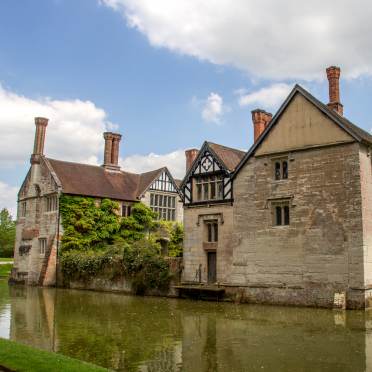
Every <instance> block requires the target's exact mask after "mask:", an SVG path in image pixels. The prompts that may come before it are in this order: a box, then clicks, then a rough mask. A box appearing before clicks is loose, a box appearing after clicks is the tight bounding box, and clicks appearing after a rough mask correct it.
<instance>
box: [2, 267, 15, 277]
mask: <svg viewBox="0 0 372 372" xmlns="http://www.w3.org/2000/svg"><path fill="white" fill-rule="evenodd" d="M12 267H13V264H1V265H0V278H1V277H5V278H7V277H8V276H9V275H10V271H11V270H12Z"/></svg>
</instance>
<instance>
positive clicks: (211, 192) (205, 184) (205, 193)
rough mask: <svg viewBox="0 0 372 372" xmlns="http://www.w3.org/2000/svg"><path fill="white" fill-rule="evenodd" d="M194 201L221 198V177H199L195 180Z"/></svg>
mask: <svg viewBox="0 0 372 372" xmlns="http://www.w3.org/2000/svg"><path fill="white" fill-rule="evenodd" d="M195 188H196V195H195V197H196V201H208V200H220V199H222V198H223V192H222V190H223V179H222V176H221V175H213V176H199V177H196V178H195Z"/></svg>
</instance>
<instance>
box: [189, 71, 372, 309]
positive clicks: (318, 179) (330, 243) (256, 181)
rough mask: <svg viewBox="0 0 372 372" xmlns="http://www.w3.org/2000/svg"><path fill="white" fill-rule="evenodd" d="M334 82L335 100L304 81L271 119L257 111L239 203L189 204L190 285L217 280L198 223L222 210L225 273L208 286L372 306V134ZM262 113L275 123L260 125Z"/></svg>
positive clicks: (238, 172)
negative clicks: (351, 116) (317, 94)
mask: <svg viewBox="0 0 372 372" xmlns="http://www.w3.org/2000/svg"><path fill="white" fill-rule="evenodd" d="M333 69H336V72H337V70H338V69H337V68H335V67H334V68H333ZM332 71H333V70H332ZM336 75H337V74H336ZM336 75H335V76H336ZM332 76H333V75H332ZM337 76H339V71H338V75H337ZM337 76H336V77H337ZM331 80H332V81H331V83H332V84H331V87H330V96H331V103H332V104H329V105H328V107H327V106H326V105H324V104H322V103H320V102H319V101H317V100H316V99H315V98H314V97H313V96H311V95H310V94H309V93H308V92H306V91H305V90H304V89H302V88H301V87H299V86H296V87H295V88H294V89H293V91H292V93H291V94H290V95H289V97H288V98H287V100H286V101H285V103H284V104H283V106H282V107H281V108H280V109H279V111H278V113H277V114H276V115H275V116H274V117H273V119H272V120H270V119H271V116H270V114H268V113H266V112H265V111H263V110H254V111H253V112H252V118H253V124H254V129H255V143H254V144H253V146H252V147H251V149H250V150H249V151H248V152H247V153H246V154H245V156H244V158H243V159H242V160H241V161H240V162H239V164H237V165H236V167H235V169H234V170H233V172H232V187H233V200H232V201H231V205H230V206H226V205H224V204H219V203H216V202H214V201H210V202H209V203H206V204H205V205H200V204H198V203H192V202H191V203H190V204H189V205H185V211H184V216H185V235H186V236H185V246H184V250H185V252H184V266H185V269H184V273H183V280H184V281H185V282H194V283H198V282H201V283H204V284H206V283H208V278H207V277H206V275H205V270H207V268H206V265H207V262H206V255H207V249H206V243H205V240H206V239H205V235H203V226H202V225H201V224H200V225H198V224H197V221H198V220H199V219H201V218H202V217H201V216H203V215H204V214H207V215H209V216H210V218H211V219H213V218H215V217H213V216H217V215H219V214H220V215H222V214H223V216H224V218H223V220H224V222H223V225H221V227H220V230H221V234H222V235H220V236H219V238H218V242H217V243H214V245H215V248H216V255H217V280H216V283H211V282H210V281H209V284H218V285H219V286H222V287H224V288H225V291H226V295H227V296H229V297H231V298H232V299H234V300H237V301H243V302H252V303H271V304H284V305H302V306H322V307H333V306H337V307H347V308H365V307H371V306H372V251H371V247H372V154H371V149H372V136H371V135H369V134H368V133H366V132H364V131H363V130H361V129H360V128H358V127H356V126H354V125H353V124H351V123H350V122H349V121H347V120H346V119H344V118H343V117H342V116H341V114H342V105H341V103H340V102H339V91H338V90H337V92H334V90H335V89H336V88H337V89H338V82H337V81H336V82H335V81H334V79H331ZM258 114H260V115H261V116H262V115H264V117H265V118H268V120H266V121H265V120H264V121H262V123H261V122H259V123H258V120H257V116H258ZM257 123H258V124H260V125H258V124H257ZM195 161H198V160H195ZM283 164H284V165H283ZM194 168H195V167H194ZM284 168H285V170H284ZM284 172H285V175H284V176H283V174H284ZM191 173H192V171H190V172H189V174H188V175H187V178H186V179H185V180H184V187H186V185H187V184H186V182H188V183H189V184H192V181H190V180H191V179H192V177H194V176H193V175H192V174H191ZM186 191H187V190H186ZM199 267H201V268H202V275H201V277H197V275H195V272H197V270H198V269H199Z"/></svg>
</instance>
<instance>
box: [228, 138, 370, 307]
mask: <svg viewBox="0 0 372 372" xmlns="http://www.w3.org/2000/svg"><path fill="white" fill-rule="evenodd" d="M271 163H272V159H271V157H270V156H262V157H257V158H252V159H251V160H250V161H249V162H248V163H247V164H246V166H245V167H244V168H242V170H241V171H240V173H239V174H238V176H237V177H236V179H235V183H234V195H235V200H236V201H239V202H237V203H234V232H233V239H234V257H233V264H232V267H231V270H230V276H229V280H228V281H227V282H228V283H229V284H234V285H237V286H240V287H243V288H244V287H245V288H246V289H245V290H244V295H245V296H246V297H247V300H249V301H252V302H270V303H284V304H298V305H314V306H316V305H317V306H332V305H333V298H334V293H337V292H348V293H347V298H348V299H349V307H354V304H353V301H359V300H358V298H355V297H359V296H360V293H359V291H358V289H360V288H363V287H364V275H363V274H364V267H363V220H362V213H361V207H362V205H361V204H362V200H361V192H360V172H359V144H357V143H351V144H347V145H336V146H329V147H324V148H318V149H311V150H307V151H298V152H293V153H291V154H290V165H289V177H288V180H285V181H284V180H281V181H275V180H273V176H272V167H271ZM287 197H288V198H290V211H291V213H290V219H291V222H290V225H288V226H273V224H272V213H273V210H272V208H271V206H270V203H271V201H272V200H276V199H283V198H287ZM354 298H355V299H354Z"/></svg>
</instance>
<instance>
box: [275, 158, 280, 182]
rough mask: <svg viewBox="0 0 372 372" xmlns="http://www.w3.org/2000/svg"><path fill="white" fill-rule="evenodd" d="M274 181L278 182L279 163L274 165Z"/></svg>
mask: <svg viewBox="0 0 372 372" xmlns="http://www.w3.org/2000/svg"><path fill="white" fill-rule="evenodd" d="M275 179H276V180H280V162H279V161H277V162H276V163H275Z"/></svg>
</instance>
